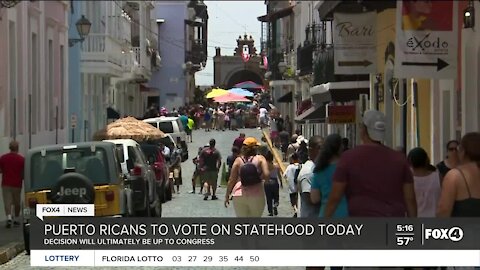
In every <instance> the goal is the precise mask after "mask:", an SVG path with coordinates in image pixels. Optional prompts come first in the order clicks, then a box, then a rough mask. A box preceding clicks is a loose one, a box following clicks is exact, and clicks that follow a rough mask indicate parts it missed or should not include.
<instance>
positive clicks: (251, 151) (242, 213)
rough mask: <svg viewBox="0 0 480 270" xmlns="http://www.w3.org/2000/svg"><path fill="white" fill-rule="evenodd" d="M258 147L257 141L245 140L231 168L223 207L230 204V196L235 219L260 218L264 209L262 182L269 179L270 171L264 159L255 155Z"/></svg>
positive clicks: (249, 138)
mask: <svg viewBox="0 0 480 270" xmlns="http://www.w3.org/2000/svg"><path fill="white" fill-rule="evenodd" d="M259 145H260V144H259V143H258V141H257V139H255V138H253V137H248V138H246V139H245V141H243V147H242V151H241V154H240V156H239V157H238V158H237V159H236V160H235V162H234V163H233V166H232V171H231V174H230V179H229V180H228V186H227V192H226V193H225V207H228V205H229V204H230V195H232V196H233V207H234V209H235V214H236V216H237V217H261V216H262V214H263V211H264V209H265V191H264V187H263V182H264V181H266V180H267V179H268V178H269V176H270V171H269V169H268V165H267V161H266V160H265V158H264V157H263V156H261V155H258V154H257V147H258V146H259Z"/></svg>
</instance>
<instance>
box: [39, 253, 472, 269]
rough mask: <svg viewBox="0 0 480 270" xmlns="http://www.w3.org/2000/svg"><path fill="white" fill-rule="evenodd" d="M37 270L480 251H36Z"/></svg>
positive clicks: (428, 257)
mask: <svg viewBox="0 0 480 270" xmlns="http://www.w3.org/2000/svg"><path fill="white" fill-rule="evenodd" d="M31 265H32V266H77V267H78V266H112V267H113V266H171V267H175V266H190V267H194V266H224V267H226V266H346V267H355V266H358V267H368V266H371V267H373V266H385V267H395V266H403V267H414V266H417V267H422V266H432V265H441V266H458V267H460V266H462V267H473V266H480V250H32V252H31Z"/></svg>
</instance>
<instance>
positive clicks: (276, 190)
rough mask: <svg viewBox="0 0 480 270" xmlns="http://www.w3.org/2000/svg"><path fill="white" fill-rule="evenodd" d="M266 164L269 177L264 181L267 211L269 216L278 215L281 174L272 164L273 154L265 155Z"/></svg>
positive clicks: (281, 184) (278, 168) (275, 165)
mask: <svg viewBox="0 0 480 270" xmlns="http://www.w3.org/2000/svg"><path fill="white" fill-rule="evenodd" d="M265 160H266V161H267V164H268V170H269V171H270V177H269V178H268V179H267V180H266V181H265V184H264V188H265V197H266V199H267V209H268V215H269V216H277V215H278V205H279V203H280V186H281V187H282V188H283V182H282V180H281V179H282V178H281V177H282V174H281V172H280V167H279V166H278V165H277V164H274V163H273V153H272V152H270V151H268V152H267V153H266V155H265Z"/></svg>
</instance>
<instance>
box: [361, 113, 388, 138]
mask: <svg viewBox="0 0 480 270" xmlns="http://www.w3.org/2000/svg"><path fill="white" fill-rule="evenodd" d="M363 124H364V125H365V126H366V127H367V131H368V136H369V137H370V139H372V140H373V141H378V142H381V141H383V140H384V139H385V115H384V114H383V113H382V112H380V111H376V110H369V111H366V112H365V113H364V114H363Z"/></svg>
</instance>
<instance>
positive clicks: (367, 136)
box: [324, 110, 417, 217]
mask: <svg viewBox="0 0 480 270" xmlns="http://www.w3.org/2000/svg"><path fill="white" fill-rule="evenodd" d="M385 131H386V124H385V116H384V114H383V113H382V112H380V111H377V110H370V111H366V112H365V113H364V115H363V119H362V122H361V124H360V137H361V140H362V143H363V144H362V145H359V146H357V147H355V148H353V149H351V150H349V151H346V152H344V153H343V155H342V156H341V157H340V160H339V161H338V163H337V167H336V170H335V172H334V174H333V183H332V188H331V192H330V196H329V199H328V202H327V205H326V207H325V213H324V215H325V217H332V216H333V214H334V213H335V210H336V208H337V206H338V205H339V203H340V202H341V200H342V198H343V196H344V195H346V198H347V203H348V213H349V216H350V217H405V216H408V217H416V216H417V203H416V199H415V192H414V186H413V175H412V171H411V170H410V166H409V164H408V161H407V159H406V157H405V155H404V154H402V153H399V152H398V151H395V150H393V149H391V148H389V147H387V146H385V145H383V144H382V142H383V140H384V138H385Z"/></svg>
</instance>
